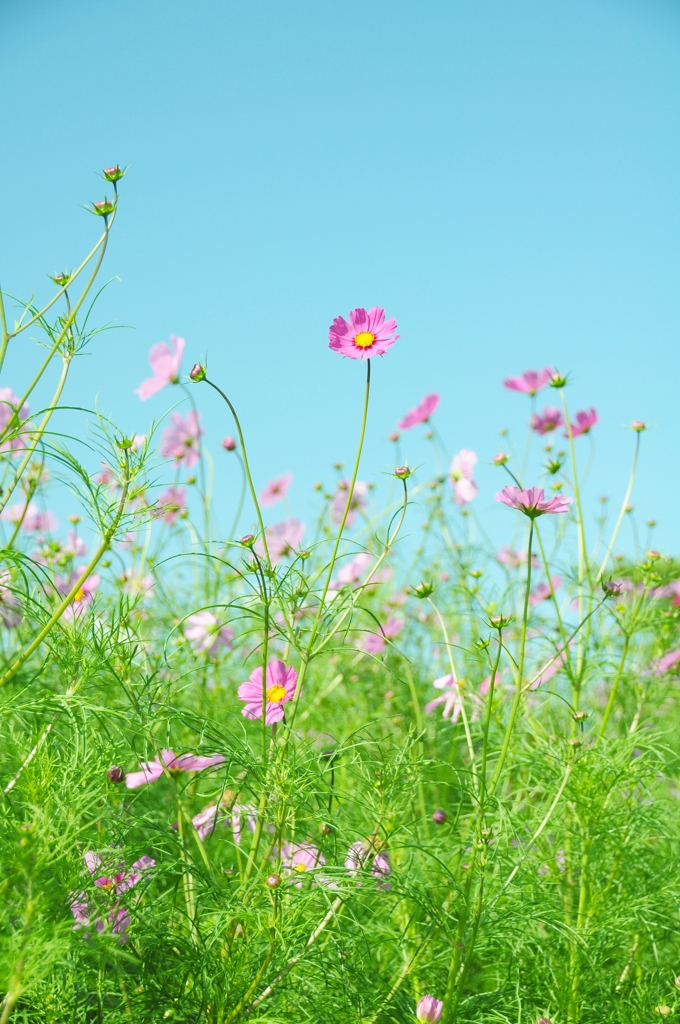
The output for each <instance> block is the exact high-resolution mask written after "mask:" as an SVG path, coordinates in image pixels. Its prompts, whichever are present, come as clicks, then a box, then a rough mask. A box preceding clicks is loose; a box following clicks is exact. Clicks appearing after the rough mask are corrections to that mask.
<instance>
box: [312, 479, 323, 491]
mask: <svg viewBox="0 0 680 1024" xmlns="http://www.w3.org/2000/svg"><path fill="white" fill-rule="evenodd" d="M314 490H315V491H321V490H323V484H322V483H321V481H320V480H317V481H316V483H315V484H314Z"/></svg>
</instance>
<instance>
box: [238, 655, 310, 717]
mask: <svg viewBox="0 0 680 1024" xmlns="http://www.w3.org/2000/svg"><path fill="white" fill-rule="evenodd" d="M296 684H297V672H296V671H295V669H294V668H293V667H292V666H288V665H285V664H284V663H283V662H282V661H278V660H277V661H270V662H269V664H268V665H267V679H266V691H265V698H266V711H265V719H264V721H265V725H273V724H274V722H280V721H282V719H283V705H284V704H286V703H288V701H289V700H292V699H293V697H294V696H295V686H296ZM238 695H239V698H240V699H241V700H244V701H245V702H246V706H245V707H244V708H243V710H242V711H241V714H242V715H244V716H245V718H251V719H254V720H256V719H258V718H262V697H263V693H262V666H261V665H258V667H257V668H256V669H253V671H252V672H251V673H250V676H249V678H248V681H247V682H245V683H241V685H240V686H239V688H238Z"/></svg>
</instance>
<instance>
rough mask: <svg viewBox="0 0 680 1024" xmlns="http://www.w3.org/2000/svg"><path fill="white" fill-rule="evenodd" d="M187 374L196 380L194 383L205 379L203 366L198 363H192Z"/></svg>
mask: <svg viewBox="0 0 680 1024" xmlns="http://www.w3.org/2000/svg"><path fill="white" fill-rule="evenodd" d="M189 376H190V377H191V379H192V380H193V381H196V383H198V381H201V380H205V378H206V369H205V366H201V364H200V363H194V365H193V366H192V367H191V370H190V371H189Z"/></svg>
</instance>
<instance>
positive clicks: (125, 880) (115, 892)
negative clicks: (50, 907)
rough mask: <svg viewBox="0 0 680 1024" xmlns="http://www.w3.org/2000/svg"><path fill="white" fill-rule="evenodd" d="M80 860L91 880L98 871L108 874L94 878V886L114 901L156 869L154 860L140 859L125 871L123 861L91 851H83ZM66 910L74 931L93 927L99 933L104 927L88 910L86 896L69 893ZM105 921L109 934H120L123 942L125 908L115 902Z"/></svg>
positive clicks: (80, 893)
mask: <svg viewBox="0 0 680 1024" xmlns="http://www.w3.org/2000/svg"><path fill="white" fill-rule="evenodd" d="M84 860H85V866H86V867H87V869H88V871H89V872H90V874H91V875H92V876H93V877H94V876H95V875H97V874H98V872H99V871H101V870H102V869H103V870H105V871H110V872H111V874H109V875H105V874H104V875H100V876H99V877H98V878H95V880H94V884H95V885H96V886H97V888H98V889H100V890H101V891H102V892H104V893H109V894H110V895H111V896H112V897H113V898H114V899H115V898H116V897H118V896H121V895H122V894H123V893H124V892H127V891H128V890H129V889H132V888H134V886H136V885H137V884H138V883H139V882H140V881H141V880H142V878H143V877H144V875H147V874H148V873H149V872H150V871H152V870H153V869H154V868H155V866H156V861H155V860H154V859H153V857H148V856H144V857H140V858H139V860H136V861H135V862H134V864H132V866H131V868H130V869H129V870H127V868H126V866H125V862H124V861H121V862H118V863H115V853H114V854H112V855H111V856H109V857H108V858H107V859H106V860H105V859H104V858H102V857H101V856H100V854H98V853H94V852H93V851H92V850H88V851H87V853H86V854H85V857H84ZM70 907H71V913H72V914H73V917H74V919H75V924H74V925H73V927H74V928H82V927H85V926H90V925H94V928H95V930H96V931H97V932H100V933H101V932H103V931H104V929H105V928H106V924H105V922H104V920H103V918H102V917H101V916H100V915H99V914H98V913H97V912H96V910H94V911H93V910H91V909H90V905H89V902H88V898H87V895H86V893H84V892H77V893H72V894H71V902H70ZM93 913H94V915H95V916H94V920H92V915H93ZM107 921H108V923H109V927H110V929H111V932H112V933H113V935H120V937H121V941H122V942H125V941H126V932H127V929H128V928H129V926H130V915H129V914H128V912H127V910H126V909H125V907H123V906H121V905H120V903H116V904H115V905H114V907H113V909H112V910H111V911H110V912H109V913H108V914H107ZM86 938H87V936H86Z"/></svg>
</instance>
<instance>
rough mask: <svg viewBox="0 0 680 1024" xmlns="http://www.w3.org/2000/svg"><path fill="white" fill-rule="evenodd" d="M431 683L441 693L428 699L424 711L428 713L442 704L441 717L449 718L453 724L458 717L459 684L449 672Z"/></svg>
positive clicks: (459, 703)
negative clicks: (432, 698)
mask: <svg viewBox="0 0 680 1024" xmlns="http://www.w3.org/2000/svg"><path fill="white" fill-rule="evenodd" d="M433 685H434V686H436V688H437V689H438V690H442V691H443V693H442V694H441V696H439V697H435V699H434V700H431V701H429V702H428V703H427V704H426V705H425V713H426V714H428V715H430V714H432V712H433V711H434V709H435V708H436V707H438V706H439V705H440V704H443V705H444V708H443V710H442V718H450V719H451V721H452V723H453V725H455V724H456V722H457V721H458V719H459V718H460V709H461V692H460V690H461V688H460V686H459V685H458V683H457V682H456V681H455V680H454V678H453V676H452V675H451V674H450V673H449V674H448V675H445V676H440V677H439V679H435V681H434V683H433Z"/></svg>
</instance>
